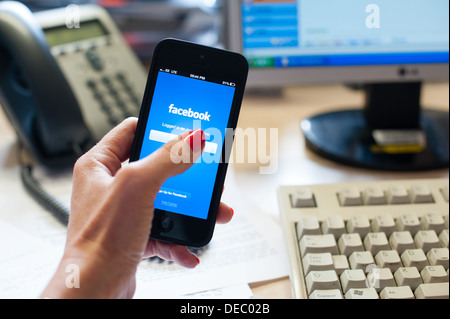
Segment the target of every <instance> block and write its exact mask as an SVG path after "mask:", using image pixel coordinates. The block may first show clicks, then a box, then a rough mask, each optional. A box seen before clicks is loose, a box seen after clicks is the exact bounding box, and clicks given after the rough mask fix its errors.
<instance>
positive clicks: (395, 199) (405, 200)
mask: <svg viewBox="0 0 450 319" xmlns="http://www.w3.org/2000/svg"><path fill="white" fill-rule="evenodd" d="M387 197H388V203H389V204H391V205H396V204H410V203H411V200H410V198H409V194H408V191H407V190H406V188H405V187H404V186H402V185H395V186H391V187H389V189H388V192H387Z"/></svg>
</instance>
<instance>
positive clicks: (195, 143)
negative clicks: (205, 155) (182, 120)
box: [184, 129, 206, 152]
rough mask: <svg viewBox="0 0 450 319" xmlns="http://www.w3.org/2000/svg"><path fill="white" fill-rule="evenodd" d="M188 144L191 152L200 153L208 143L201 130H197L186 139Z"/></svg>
mask: <svg viewBox="0 0 450 319" xmlns="http://www.w3.org/2000/svg"><path fill="white" fill-rule="evenodd" d="M184 141H185V142H186V143H188V144H189V146H190V147H191V150H193V151H194V152H198V151H200V150H201V149H202V148H203V146H204V145H205V143H206V136H205V133H204V132H203V131H202V130H201V129H198V130H195V131H191V132H189V135H188V136H186V138H185V139H184Z"/></svg>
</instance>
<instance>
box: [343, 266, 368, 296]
mask: <svg viewBox="0 0 450 319" xmlns="http://www.w3.org/2000/svg"><path fill="white" fill-rule="evenodd" d="M366 280H367V279H366V275H364V272H363V271H362V270H361V269H352V270H346V271H344V272H343V273H342V275H341V285H342V291H343V292H344V294H345V293H347V291H349V290H350V289H354V288H367V282H366Z"/></svg>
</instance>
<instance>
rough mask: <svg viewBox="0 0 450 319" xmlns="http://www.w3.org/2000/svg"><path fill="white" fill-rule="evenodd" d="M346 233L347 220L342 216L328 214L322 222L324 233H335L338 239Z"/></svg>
mask: <svg viewBox="0 0 450 319" xmlns="http://www.w3.org/2000/svg"><path fill="white" fill-rule="evenodd" d="M345 233H346V228H345V222H344V219H343V218H342V217H341V216H328V217H327V218H325V220H324V221H323V223H322V234H333V235H334V238H336V240H338V239H339V237H341V236H342V235H343V234H345Z"/></svg>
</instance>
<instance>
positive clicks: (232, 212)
mask: <svg viewBox="0 0 450 319" xmlns="http://www.w3.org/2000/svg"><path fill="white" fill-rule="evenodd" d="M230 209H231V217H233V216H234V209H233V208H231V207H230Z"/></svg>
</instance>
